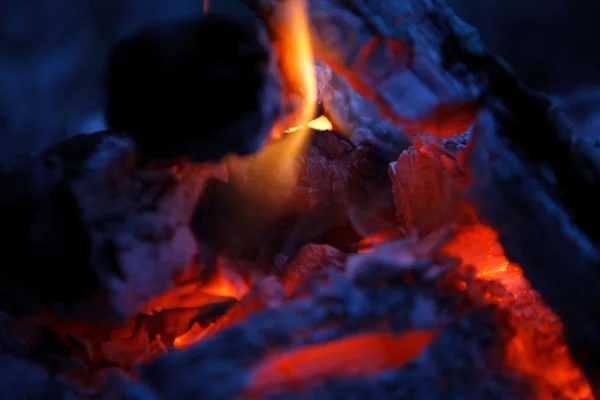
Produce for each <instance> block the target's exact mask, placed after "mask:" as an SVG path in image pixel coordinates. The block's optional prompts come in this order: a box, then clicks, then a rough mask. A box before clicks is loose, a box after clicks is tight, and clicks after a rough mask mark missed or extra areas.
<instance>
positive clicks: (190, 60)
mask: <svg viewBox="0 0 600 400" xmlns="http://www.w3.org/2000/svg"><path fill="white" fill-rule="evenodd" d="M106 85H107V103H106V107H105V114H106V120H107V122H108V124H109V126H110V127H111V128H114V129H119V130H122V131H125V132H127V133H129V134H130V135H132V137H133V138H134V139H135V141H136V143H137V144H138V146H139V147H140V149H141V150H142V154H143V155H145V156H148V157H152V158H175V157H179V156H187V157H189V158H190V159H192V160H195V161H206V160H219V159H221V158H222V157H223V156H224V155H225V154H227V153H234V154H249V153H253V152H255V151H256V150H257V149H258V148H259V146H260V145H261V144H262V143H263V141H265V139H266V138H267V136H268V134H269V133H270V131H271V128H272V126H273V123H274V122H275V121H276V120H277V119H278V118H279V116H280V111H281V109H280V99H281V87H280V86H281V82H280V77H279V72H278V71H277V69H276V67H275V65H274V60H273V57H272V55H271V45H270V44H269V42H268V41H267V39H266V35H265V33H264V28H263V27H262V26H260V24H259V23H258V22H257V21H256V20H255V19H253V18H234V17H231V16H226V15H218V14H209V15H207V16H206V17H200V18H193V19H188V20H182V21H181V20H180V21H175V22H169V23H167V24H163V25H158V26H155V27H152V28H148V29H146V30H143V31H141V32H138V33H136V34H134V35H133V36H131V37H129V38H127V39H125V40H123V41H121V42H120V43H119V44H117V46H116V47H115V48H114V49H113V51H112V54H111V57H110V59H109V63H108V69H107V73H106Z"/></svg>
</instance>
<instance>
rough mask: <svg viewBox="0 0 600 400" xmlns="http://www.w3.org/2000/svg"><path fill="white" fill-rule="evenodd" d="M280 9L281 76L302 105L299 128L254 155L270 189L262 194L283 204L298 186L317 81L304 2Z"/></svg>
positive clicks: (288, 3) (292, 2)
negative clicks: (273, 196) (273, 195)
mask: <svg viewBox="0 0 600 400" xmlns="http://www.w3.org/2000/svg"><path fill="white" fill-rule="evenodd" d="M280 7H281V8H280V9H279V10H278V11H279V12H278V14H277V16H276V18H275V19H276V21H275V22H274V23H275V24H277V27H276V29H277V31H278V33H279V34H280V36H281V48H280V49H279V50H280V52H281V53H280V57H281V68H282V74H283V76H284V78H285V79H286V82H287V83H288V84H289V85H291V86H292V87H293V89H294V91H295V92H297V93H298V94H299V95H300V97H301V100H302V103H303V104H302V107H301V110H300V112H299V114H298V125H299V128H298V129H296V130H294V131H293V132H290V133H288V134H287V135H285V137H284V138H283V139H281V140H279V141H277V142H275V143H271V144H269V145H267V146H265V147H264V148H263V149H261V150H260V151H259V152H258V153H257V155H256V158H257V161H258V162H259V164H260V165H261V168H260V169H261V170H262V171H263V174H264V175H265V176H264V179H263V182H264V184H268V185H269V187H268V188H266V189H265V190H264V191H263V193H264V192H266V191H272V190H273V189H274V188H277V189H278V193H279V196H277V197H278V198H279V199H281V200H284V197H285V195H286V194H287V193H289V192H290V191H291V190H292V189H293V188H294V187H295V185H296V183H297V179H298V165H297V164H298V161H299V160H298V159H299V156H300V155H301V154H303V152H304V151H305V149H306V146H307V144H308V141H309V139H310V134H309V133H310V129H308V126H307V122H309V121H310V120H311V119H312V117H313V115H314V112H315V108H316V101H317V81H316V76H315V69H314V62H313V53H312V48H311V43H310V30H309V20H308V13H307V9H306V4H305V1H304V0H287V1H285V2H284V3H282V4H281V6H280ZM270 200H273V199H270ZM270 206H275V204H270Z"/></svg>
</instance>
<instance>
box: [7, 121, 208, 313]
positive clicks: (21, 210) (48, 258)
mask: <svg viewBox="0 0 600 400" xmlns="http://www.w3.org/2000/svg"><path fill="white" fill-rule="evenodd" d="M217 175H218V168H215V167H212V166H193V165H189V164H182V165H180V166H179V170H178V171H175V170H173V169H171V168H170V167H169V168H162V169H161V168H154V169H150V168H146V169H139V168H137V167H136V159H135V152H134V146H133V143H132V141H131V140H130V139H129V138H127V137H125V136H122V135H118V134H115V133H112V132H107V133H98V134H94V135H84V136H77V137H74V138H72V139H70V140H68V141H66V142H64V143H62V144H60V145H58V146H56V147H54V148H51V149H49V150H48V151H46V152H45V153H44V154H42V155H41V156H39V157H34V158H31V159H28V160H26V161H24V162H22V163H17V165H15V166H13V167H11V168H10V169H8V170H6V171H3V172H2V175H1V176H0V184H1V185H2V188H3V189H2V193H3V194H2V207H0V210H1V211H0V212H2V218H0V220H1V221H2V224H3V229H4V231H5V232H10V234H9V235H7V236H5V238H4V241H5V245H6V255H7V257H8V256H9V255H12V257H11V258H13V259H15V260H20V265H19V267H16V266H15V267H8V266H7V267H5V268H3V269H2V276H3V278H4V279H10V282H11V284H12V285H18V287H19V288H22V287H25V288H30V289H32V290H33V292H34V296H40V297H41V300H42V304H45V305H48V306H51V307H52V309H53V310H54V311H55V312H59V313H66V314H77V315H79V316H80V317H83V318H88V319H92V320H112V321H114V320H117V321H127V320H129V318H131V317H132V316H133V315H134V314H135V313H136V312H138V310H139V309H140V308H141V307H142V305H143V304H144V303H145V302H147V301H149V300H150V299H152V297H153V296H156V295H158V294H160V293H162V292H163V291H165V290H166V289H168V288H169V287H170V285H171V282H172V279H173V278H174V277H176V276H177V274H181V273H182V272H184V271H185V270H186V269H187V268H189V267H190V266H191V265H193V261H194V258H195V256H196V253H197V246H196V243H195V241H194V238H193V235H192V233H191V230H190V228H189V226H188V225H189V221H190V219H191V216H192V213H193V210H194V207H195V205H196V203H197V199H198V198H199V196H200V193H201V192H202V190H203V187H204V183H205V182H206V180H207V179H208V178H209V177H214V176H217ZM9 287H10V286H9ZM17 304H18V303H17Z"/></svg>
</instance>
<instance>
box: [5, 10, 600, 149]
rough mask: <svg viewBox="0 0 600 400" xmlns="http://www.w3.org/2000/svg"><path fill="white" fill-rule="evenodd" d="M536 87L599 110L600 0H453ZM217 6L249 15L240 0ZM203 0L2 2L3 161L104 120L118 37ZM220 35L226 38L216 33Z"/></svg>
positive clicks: (179, 14) (181, 12)
mask: <svg viewBox="0 0 600 400" xmlns="http://www.w3.org/2000/svg"><path fill="white" fill-rule="evenodd" d="M449 2H450V4H451V5H452V6H453V7H454V8H455V10H456V12H457V13H458V14H459V15H460V16H462V17H463V18H464V19H465V20H467V22H469V23H471V24H472V25H474V26H476V27H477V28H478V29H479V32H480V34H481V36H482V38H483V39H484V41H485V42H486V43H487V44H488V45H489V47H491V48H492V49H494V50H495V51H497V52H498V53H499V54H500V55H501V56H503V57H504V58H505V59H507V60H508V62H509V63H510V64H511V65H512V66H513V67H514V68H515V69H516V70H517V72H518V73H519V74H520V75H521V76H522V77H523V78H524V79H525V80H526V81H527V82H528V83H529V84H531V85H532V86H534V87H536V88H538V89H542V90H545V91H547V92H550V93H554V94H560V95H571V94H572V93H573V92H575V91H578V90H580V89H582V88H585V89H586V96H583V97H582V96H579V95H577V96H576V97H577V98H578V99H579V101H580V103H581V102H582V101H583V100H581V99H582V98H583V99H585V101H583V103H585V107H584V109H586V110H588V109H589V110H592V111H595V110H596V108H598V107H597V106H596V104H598V103H600V101H597V98H598V96H597V95H596V90H595V86H596V85H597V84H598V83H599V80H600V79H599V78H600V74H599V71H600V46H598V44H597V40H598V39H597V38H598V32H599V31H600V28H599V25H600V22H599V19H598V15H599V14H600V1H597V0H595V1H594V0H577V1H574V0H548V1H540V0H449ZM211 6H212V9H213V10H215V11H219V12H230V13H238V14H239V13H242V12H244V11H247V10H245V8H244V7H243V6H242V5H240V4H239V3H238V2H237V0H212V1H211ZM201 9H202V0H102V1H81V0H3V1H2V2H0V54H1V56H0V160H2V159H3V158H5V157H7V156H9V155H13V154H18V153H23V152H35V151H38V150H40V149H42V148H44V147H46V146H48V145H49V144H51V143H53V142H56V141H58V140H60V139H63V138H64V137H66V136H67V135H69V134H72V133H74V132H78V131H82V130H83V131H91V130H95V129H98V128H100V127H101V126H102V122H101V118H100V116H99V115H100V113H99V109H100V106H101V99H102V89H101V84H100V82H101V77H102V71H103V67H104V62H105V59H106V55H107V52H108V49H109V48H110V45H111V44H112V43H114V41H116V40H117V39H118V38H119V37H122V36H124V35H127V34H129V33H131V32H133V31H134V30H136V29H138V28H139V27H141V26H144V25H147V24H150V23H153V22H156V21H161V20H169V19H174V18H179V17H182V16H185V15H190V14H192V13H199V12H200V11H201ZM215 40H218V38H216V39H215Z"/></svg>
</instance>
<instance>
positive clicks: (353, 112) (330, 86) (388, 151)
mask: <svg viewBox="0 0 600 400" xmlns="http://www.w3.org/2000/svg"><path fill="white" fill-rule="evenodd" d="M315 69H316V75H317V82H318V83H319V95H320V100H321V102H322V103H323V109H324V113H325V115H326V116H327V117H328V119H329V120H330V121H331V123H332V125H333V127H334V129H335V130H336V131H339V132H343V133H344V134H345V135H346V136H348V138H350V140H352V142H354V143H355V144H361V143H368V144H369V145H371V146H373V148H374V150H375V151H376V152H377V153H378V154H379V155H380V156H381V157H382V158H384V159H385V160H386V161H387V162H391V161H395V160H396V158H397V157H398V154H399V153H400V152H402V150H405V149H407V148H408V147H409V146H410V142H409V141H408V140H407V139H406V138H405V136H404V133H403V132H402V130H400V129H399V128H398V127H397V126H394V125H393V124H391V123H389V122H388V121H386V120H385V119H383V118H381V117H380V116H379V110H378V108H377V105H376V104H375V103H373V102H372V101H370V100H367V99H366V98H364V97H363V96H361V95H360V94H358V93H356V92H355V91H354V90H352V88H351V87H350V86H349V85H348V84H347V83H346V82H345V81H344V79H342V78H341V77H340V76H339V75H338V74H336V73H335V72H333V71H332V70H331V68H330V67H329V66H328V65H327V64H325V63H322V62H319V63H317V64H316V67H315Z"/></svg>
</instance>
